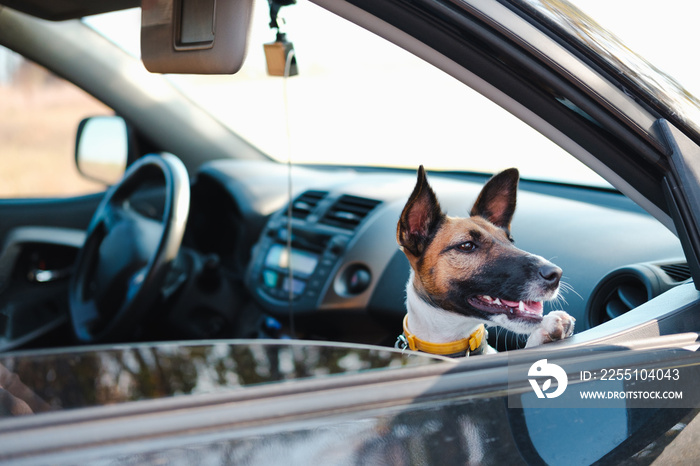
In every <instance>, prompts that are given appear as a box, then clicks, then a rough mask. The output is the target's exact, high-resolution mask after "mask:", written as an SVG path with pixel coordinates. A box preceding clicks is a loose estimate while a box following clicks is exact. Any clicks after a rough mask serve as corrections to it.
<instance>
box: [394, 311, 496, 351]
mask: <svg viewBox="0 0 700 466" xmlns="http://www.w3.org/2000/svg"><path fill="white" fill-rule="evenodd" d="M485 336H486V327H485V326H484V324H481V325H479V327H478V328H477V329H476V330H475V331H474V332H473V333H472V334H471V335H469V336H468V337H467V338H463V339H461V340H457V341H451V342H448V343H431V342H429V341H425V340H421V339H420V338H418V337H417V336H415V335H414V334H412V333H411V332H409V331H408V314H406V316H405V317H404V318H403V337H404V339H405V341H406V344H407V345H408V348H410V349H412V350H413V351H423V352H424V353H430V354H439V355H442V356H447V355H455V354H459V353H464V352H466V353H467V354H469V353H472V352H474V351H475V350H476V349H477V348H479V347H481V343H482V342H483V341H484V337H485Z"/></svg>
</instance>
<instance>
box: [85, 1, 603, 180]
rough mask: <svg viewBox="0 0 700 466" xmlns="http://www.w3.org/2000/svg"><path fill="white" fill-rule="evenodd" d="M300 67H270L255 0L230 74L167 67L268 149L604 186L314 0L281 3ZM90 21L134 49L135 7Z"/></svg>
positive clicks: (303, 156) (472, 95) (474, 95)
mask: <svg viewBox="0 0 700 466" xmlns="http://www.w3.org/2000/svg"><path fill="white" fill-rule="evenodd" d="M281 16H282V17H283V18H284V21H283V24H284V26H283V27H282V29H283V31H284V32H285V33H286V34H287V39H288V40H289V41H291V42H292V43H293V46H294V50H295V54H296V61H297V64H298V67H297V68H298V75H295V76H293V77H290V78H288V79H287V80H286V83H285V80H284V79H283V78H280V77H277V76H269V75H268V74H267V68H266V59H265V53H264V44H266V43H270V42H273V41H274V40H275V31H274V30H271V29H270V27H269V23H270V18H269V8H268V5H267V2H256V7H255V10H254V13H253V19H252V22H251V31H250V34H249V41H248V52H247V55H246V59H245V62H244V64H243V67H242V68H241V70H240V71H239V72H238V73H236V74H235V75H232V76H207V75H170V76H169V79H170V80H171V81H172V82H173V83H174V84H175V85H176V86H177V87H179V88H180V89H181V90H182V91H183V92H184V93H185V94H186V95H187V96H188V97H189V98H191V99H193V100H195V101H196V102H197V103H198V104H199V105H200V106H202V107H204V108H205V109H206V110H207V111H209V112H210V113H212V114H213V115H215V116H216V117H217V118H218V119H219V120H220V121H222V122H223V123H224V124H226V125H227V126H229V127H230V128H231V129H232V130H233V131H234V132H236V133H238V134H240V135H241V136H242V137H243V138H245V139H246V140H247V141H250V142H251V143H252V144H254V145H255V146H257V147H258V148H260V149H261V150H262V151H263V152H265V153H266V154H267V155H269V156H270V157H272V158H274V159H276V160H278V161H282V162H286V161H287V160H288V159H289V160H290V161H291V162H292V163H297V164H303V163H309V164H323V165H326V164H340V165H358V166H384V167H403V168H407V167H408V168H415V167H417V166H419V165H421V164H423V165H425V166H426V168H427V169H429V170H454V171H466V172H482V173H493V172H496V171H500V170H502V169H504V168H508V167H511V166H516V167H518V168H519V169H520V173H521V175H522V176H523V177H524V178H531V179H539V180H554V181H565V182H570V183H575V184H584V185H595V186H604V187H609V185H608V184H607V183H606V182H605V181H604V180H603V179H602V178H601V177H600V176H598V175H597V174H595V173H594V172H593V171H592V170H590V169H589V168H588V167H586V166H585V165H583V164H582V163H580V162H579V161H578V160H576V159H575V158H574V157H572V156H571V155H569V154H568V153H567V152H566V151H564V150H563V149H562V148H560V147H559V146H557V145H556V144H555V143H553V142H552V141H550V140H549V139H547V138H546V137H545V136H543V135H542V134H540V133H538V132H537V131H535V130H533V129H532V128H531V127H529V126H528V125H527V124H525V123H523V122H522V121H520V120H519V119H518V118H517V117H515V116H514V115H512V114H510V113H509V112H507V111H506V110H504V109H502V108H501V107H499V106H497V105H495V104H494V103H493V102H491V101H489V100H488V99H486V98H485V97H483V96H482V95H481V94H479V93H478V92H476V91H475V90H472V89H470V88H469V87H467V86H465V85H464V84H463V83H462V82H460V81H458V80H457V79H455V78H453V77H452V76H450V75H448V74H447V73H445V72H443V71H441V70H439V69H437V68H436V67H434V66H433V65H431V64H429V63H427V62H425V61H424V60H422V59H420V58H418V57H416V56H414V55H413V54H411V53H409V52H407V51H406V50H404V49H402V48H400V47H398V46H396V45H394V44H392V43H390V42H388V41H387V40H385V39H383V38H381V37H378V36H376V35H375V34H373V33H371V32H369V31H367V30H365V29H363V28H361V27H359V26H357V25H355V24H352V23H350V22H348V21H347V20H345V19H343V18H340V17H338V16H336V15H334V14H333V13H330V12H328V11H326V10H325V9H323V8H321V7H319V6H317V5H314V4H312V3H310V2H300V3H298V4H295V5H293V6H290V7H288V8H285V9H283V10H282V12H281ZM85 21H86V22H87V24H89V25H90V26H91V27H93V28H95V29H96V30H97V31H98V32H100V33H101V34H103V35H105V36H106V37H108V38H110V39H111V40H112V41H114V42H115V43H117V44H118V45H120V46H121V47H123V48H124V49H126V50H127V51H129V52H130V53H131V54H132V55H135V56H138V55H139V44H138V43H137V42H135V39H136V38H138V31H139V25H140V10H129V11H121V12H116V13H109V14H106V15H100V16H96V17H90V18H86V19H85Z"/></svg>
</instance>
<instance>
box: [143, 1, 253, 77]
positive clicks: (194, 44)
mask: <svg viewBox="0 0 700 466" xmlns="http://www.w3.org/2000/svg"><path fill="white" fill-rule="evenodd" d="M252 11H253V0H143V1H142V2H141V59H142V60H143V64H144V65H145V66H146V69H147V70H148V71H150V72H152V73H192V74H233V73H235V72H237V71H238V70H239V69H240V68H241V66H242V65H243V59H244V58H245V53H246V47H247V42H248V28H249V26H250V18H251V16H252Z"/></svg>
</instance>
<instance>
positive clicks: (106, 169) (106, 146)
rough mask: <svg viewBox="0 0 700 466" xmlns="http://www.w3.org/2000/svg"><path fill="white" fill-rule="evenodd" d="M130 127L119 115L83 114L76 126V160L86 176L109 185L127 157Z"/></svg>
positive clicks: (128, 155) (124, 165)
mask: <svg viewBox="0 0 700 466" xmlns="http://www.w3.org/2000/svg"><path fill="white" fill-rule="evenodd" d="M131 147H132V141H131V131H130V130H129V127H128V125H127V124H126V121H124V119H123V118H122V117H119V116H96V117H90V118H85V119H84V120H83V121H81V122H80V125H79V126H78V136H77V138H76V143H75V163H76V165H77V167H78V171H79V172H80V173H81V174H82V175H83V176H85V177H87V178H91V179H93V180H96V181H99V182H102V183H106V184H108V185H112V184H114V183H116V182H117V181H119V180H120V179H121V178H122V176H123V175H124V172H125V170H126V166H127V164H128V162H129V160H130V158H131V157H130V155H131V154H130V152H131Z"/></svg>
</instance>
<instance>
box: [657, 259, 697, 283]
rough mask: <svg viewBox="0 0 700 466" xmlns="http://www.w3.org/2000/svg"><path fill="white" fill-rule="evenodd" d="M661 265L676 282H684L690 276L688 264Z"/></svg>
mask: <svg viewBox="0 0 700 466" xmlns="http://www.w3.org/2000/svg"><path fill="white" fill-rule="evenodd" d="M659 267H660V268H661V270H663V271H664V272H666V275H668V276H669V277H671V279H672V280H673V281H675V282H684V281H686V280H687V279H689V278H690V267H688V264H685V263H680V264H664V265H660V266H659Z"/></svg>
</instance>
